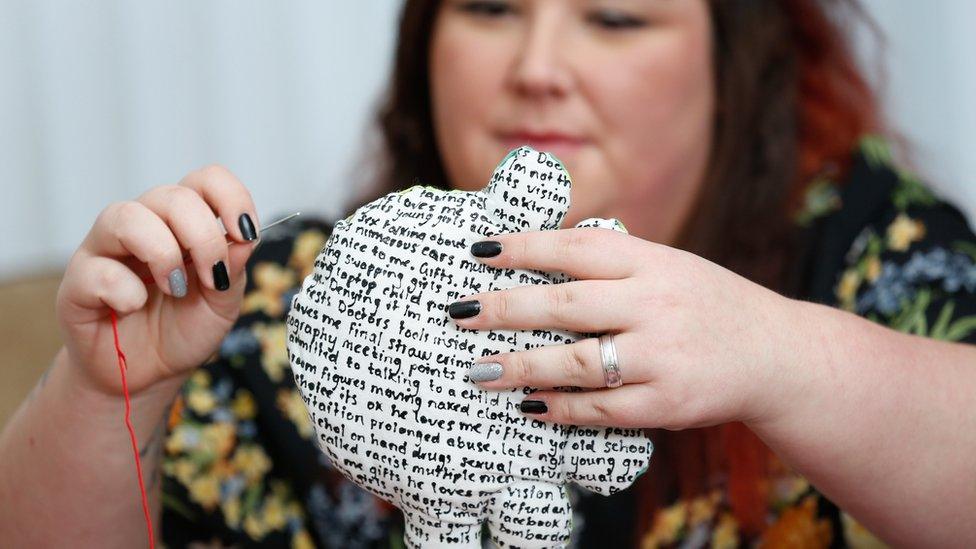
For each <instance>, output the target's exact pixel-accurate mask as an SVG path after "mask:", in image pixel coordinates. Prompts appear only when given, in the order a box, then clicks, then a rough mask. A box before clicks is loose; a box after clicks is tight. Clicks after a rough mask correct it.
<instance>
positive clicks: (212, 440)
mask: <svg viewBox="0 0 976 549" xmlns="http://www.w3.org/2000/svg"><path fill="white" fill-rule="evenodd" d="M202 438H203V444H204V448H206V449H207V450H209V451H211V452H212V453H213V457H214V458H215V459H218V460H219V459H223V458H224V457H226V456H227V455H229V454H230V451H231V449H233V448H234V442H235V441H236V435H235V432H234V425H232V424H230V423H225V422H220V423H211V424H209V425H205V426H204V427H203V432H202Z"/></svg>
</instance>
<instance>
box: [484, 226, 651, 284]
mask: <svg viewBox="0 0 976 549" xmlns="http://www.w3.org/2000/svg"><path fill="white" fill-rule="evenodd" d="M644 244H646V242H644V241H642V240H640V239H638V238H635V237H633V236H630V235H628V234H626V233H621V232H618V231H614V230H611V229H604V228H599V227H583V228H575V229H562V230H558V231H535V232H525V233H508V234H501V235H497V236H493V237H491V239H490V240H485V241H481V242H476V243H474V244H473V245H472V246H471V253H472V255H474V256H475V257H478V258H479V259H480V260H481V261H483V262H484V263H486V264H488V265H492V266H495V267H502V268H510V269H514V268H517V269H534V270H539V271H546V272H564V273H566V274H567V275H569V276H571V277H573V278H581V279H586V278H604V279H614V278H626V277H628V276H631V275H633V274H634V273H635V272H636V270H637V266H638V265H639V262H640V258H641V256H640V252H641V251H642V250H643V249H644V248H645V246H644Z"/></svg>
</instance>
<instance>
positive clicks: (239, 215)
mask: <svg viewBox="0 0 976 549" xmlns="http://www.w3.org/2000/svg"><path fill="white" fill-rule="evenodd" d="M180 185H182V186H185V187H187V188H190V189H193V190H194V191H196V192H197V193H198V194H199V195H200V196H202V197H203V199H204V201H206V203H207V204H209V205H210V207H211V209H213V211H214V212H215V213H216V214H217V215H218V216H220V219H221V221H222V222H223V225H224V227H225V228H226V229H227V234H228V235H230V237H231V238H232V239H234V240H236V241H237V242H251V241H254V240H257V238H258V230H259V229H258V226H259V225H258V214H257V211H256V210H255V207H254V200H253V199H252V198H251V193H250V191H248V190H247V187H245V186H244V184H243V183H241V182H240V180H239V179H237V177H235V176H234V174H232V173H231V172H230V171H229V170H228V169H227V168H224V167H223V166H216V165H215V166H207V167H206V168H203V169H200V170H197V171H195V172H192V173H190V174H188V175H187V176H186V177H184V178H183V180H182V181H180Z"/></svg>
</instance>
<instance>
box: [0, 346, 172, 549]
mask: <svg viewBox="0 0 976 549" xmlns="http://www.w3.org/2000/svg"><path fill="white" fill-rule="evenodd" d="M67 360H68V358H67V353H65V352H64V350H62V351H61V352H60V353H58V355H57V357H56V358H55V360H54V363H53V364H52V366H51V369H50V370H49V373H48V374H46V375H45V377H44V378H42V380H41V381H40V382H39V383H38V386H37V387H35V388H34V390H33V392H32V393H31V395H30V396H28V398H27V399H26V400H25V401H24V403H23V404H22V405H21V406H20V408H19V409H18V410H17V412H16V413H15V415H14V417H12V418H11V419H10V421H9V423H8V424H7V426H6V427H5V428H4V431H3V433H2V435H0V509H3V512H2V513H0V532H2V536H0V537H2V538H3V539H4V540H5V543H9V544H10V545H11V546H12V547H30V546H66V547H67V546H75V547H82V546H99V547H137V546H140V545H145V543H146V539H147V534H146V526H145V519H144V517H143V512H142V507H141V503H140V500H139V488H138V480H137V476H136V469H135V461H134V458H133V455H132V446H131V442H130V440H129V435H128V431H127V430H126V428H125V425H124V421H123V420H124V416H123V413H124V403H123V400H122V398H120V397H119V398H112V397H110V396H108V395H105V394H103V393H98V392H96V391H92V390H90V389H88V388H86V387H85V386H84V384H83V383H79V382H78V380H77V379H75V378H74V376H73V371H74V369H73V368H72V367H71V366H72V365H70V364H68V363H67ZM181 383H182V380H181V379H173V380H168V381H166V382H162V383H159V384H157V386H156V387H154V388H153V389H152V391H150V392H146V393H144V394H141V395H140V396H139V397H138V398H137V399H133V401H132V423H133V427H134V428H135V432H136V436H137V438H138V441H139V445H140V453H141V454H142V456H141V461H142V468H143V476H144V478H145V483H146V489H147V491H148V493H149V494H150V498H149V499H150V505H151V509H152V511H153V516H154V522H158V520H156V517H158V516H159V503H158V501H159V497H158V488H159V482H158V478H159V462H160V457H161V449H162V443H163V437H164V434H165V429H164V427H165V424H164V422H165V420H166V413H167V410H168V408H169V405H170V403H171V402H172V400H173V398H174V396H175V394H176V392H177V391H178V389H179V386H180V384H181Z"/></svg>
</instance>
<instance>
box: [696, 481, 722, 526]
mask: <svg viewBox="0 0 976 549" xmlns="http://www.w3.org/2000/svg"><path fill="white" fill-rule="evenodd" d="M721 499H722V494H721V492H719V491H718V490H713V491H712V492H711V493H710V494H708V495H705V496H700V497H697V498H695V499H693V500H692V501H691V504H690V505H689V507H688V515H689V516H688V524H689V526H696V525H698V524H701V523H702V522H711V520H712V517H713V516H715V508H716V506H717V505H718V502H719V501H720V500H721Z"/></svg>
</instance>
